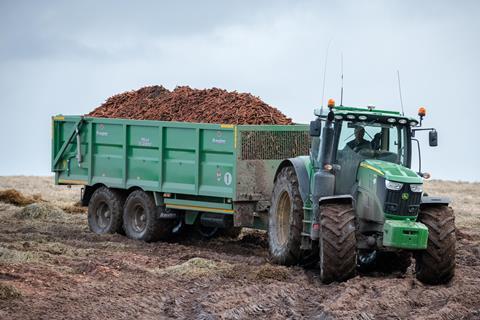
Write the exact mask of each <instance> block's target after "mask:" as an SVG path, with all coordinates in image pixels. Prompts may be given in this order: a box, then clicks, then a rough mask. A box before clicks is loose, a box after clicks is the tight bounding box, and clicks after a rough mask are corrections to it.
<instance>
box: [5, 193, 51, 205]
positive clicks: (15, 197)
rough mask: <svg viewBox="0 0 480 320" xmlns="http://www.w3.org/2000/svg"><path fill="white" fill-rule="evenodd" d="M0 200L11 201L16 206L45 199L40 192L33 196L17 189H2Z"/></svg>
mask: <svg viewBox="0 0 480 320" xmlns="http://www.w3.org/2000/svg"><path fill="white" fill-rule="evenodd" d="M0 201H2V202H5V203H10V204H13V205H16V206H21V207H23V206H27V205H29V204H32V203H35V202H39V201H43V200H42V197H41V196H40V194H35V195H33V196H31V197H29V196H25V195H24V194H23V193H21V192H19V191H18V190H15V189H6V190H0Z"/></svg>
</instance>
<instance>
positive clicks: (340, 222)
mask: <svg viewBox="0 0 480 320" xmlns="http://www.w3.org/2000/svg"><path fill="white" fill-rule="evenodd" d="M320 215H321V221H320V241H319V247H320V279H321V280H322V282H323V283H330V282H333V281H345V280H347V279H349V278H351V277H353V276H354V275H355V271H356V265H357V249H356V238H355V214H354V211H353V208H352V206H351V205H350V204H330V203H329V204H324V205H321V207H320Z"/></svg>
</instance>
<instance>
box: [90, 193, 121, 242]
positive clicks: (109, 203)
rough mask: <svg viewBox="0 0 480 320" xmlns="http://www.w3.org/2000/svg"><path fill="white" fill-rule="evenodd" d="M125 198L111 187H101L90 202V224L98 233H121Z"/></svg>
mask: <svg viewBox="0 0 480 320" xmlns="http://www.w3.org/2000/svg"><path fill="white" fill-rule="evenodd" d="M124 201H125V199H124V198H123V197H122V195H121V194H120V193H119V192H117V191H115V190H112V189H110V188H107V187H100V188H98V189H97V190H95V192H94V193H93V194H92V197H91V198H90V201H89V202H88V226H89V228H90V230H91V231H93V232H95V233H97V234H105V233H116V232H118V233H121V232H122V214H123V204H124Z"/></svg>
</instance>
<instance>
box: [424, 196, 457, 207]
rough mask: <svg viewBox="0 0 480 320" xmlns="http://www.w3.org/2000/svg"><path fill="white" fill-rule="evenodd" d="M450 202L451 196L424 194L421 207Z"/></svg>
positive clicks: (446, 204) (445, 204)
mask: <svg viewBox="0 0 480 320" xmlns="http://www.w3.org/2000/svg"><path fill="white" fill-rule="evenodd" d="M449 204H450V198H447V197H431V196H423V197H422V200H421V202H420V208H422V207H426V206H431V205H444V206H448V205H449Z"/></svg>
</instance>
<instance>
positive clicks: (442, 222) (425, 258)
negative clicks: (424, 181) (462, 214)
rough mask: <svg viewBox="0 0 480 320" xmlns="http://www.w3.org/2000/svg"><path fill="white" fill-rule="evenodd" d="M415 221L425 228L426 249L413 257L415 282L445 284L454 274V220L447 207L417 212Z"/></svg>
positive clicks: (436, 207) (451, 211) (435, 207)
mask: <svg viewBox="0 0 480 320" xmlns="http://www.w3.org/2000/svg"><path fill="white" fill-rule="evenodd" d="M418 221H420V222H422V223H423V224H425V225H426V226H427V227H428V246H427V249H426V250H423V251H421V252H419V253H417V254H416V255H415V260H416V263H415V269H416V276H417V279H418V280H420V281H422V282H424V283H427V284H443V283H447V282H449V281H450V280H451V279H452V278H453V276H454V274H455V242H456V239H455V217H454V214H453V209H452V208H450V207H448V206H432V207H427V208H424V209H421V210H420V214H419V217H418Z"/></svg>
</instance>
